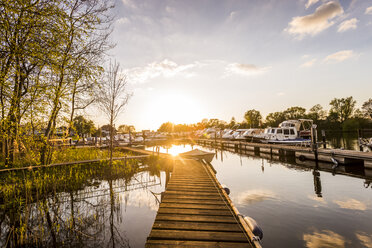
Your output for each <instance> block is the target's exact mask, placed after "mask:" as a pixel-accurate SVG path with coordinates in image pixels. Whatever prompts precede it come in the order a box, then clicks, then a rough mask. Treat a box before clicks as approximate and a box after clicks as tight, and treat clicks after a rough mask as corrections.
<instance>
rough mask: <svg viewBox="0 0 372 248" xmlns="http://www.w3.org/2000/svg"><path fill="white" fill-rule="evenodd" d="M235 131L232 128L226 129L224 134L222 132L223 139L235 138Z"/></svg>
mask: <svg viewBox="0 0 372 248" xmlns="http://www.w3.org/2000/svg"><path fill="white" fill-rule="evenodd" d="M234 132H235V131H234V130H231V129H228V130H226V131H225V132H224V133H223V134H222V139H233V133H234Z"/></svg>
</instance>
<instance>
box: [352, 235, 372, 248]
mask: <svg viewBox="0 0 372 248" xmlns="http://www.w3.org/2000/svg"><path fill="white" fill-rule="evenodd" d="M355 235H356V237H357V238H358V239H359V241H360V244H361V245H363V246H364V247H366V248H372V233H370V234H368V233H365V232H357V233H355Z"/></svg>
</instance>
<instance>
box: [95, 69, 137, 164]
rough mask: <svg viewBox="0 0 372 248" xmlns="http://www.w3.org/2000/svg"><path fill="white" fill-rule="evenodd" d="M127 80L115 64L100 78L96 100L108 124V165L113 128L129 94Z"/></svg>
mask: <svg viewBox="0 0 372 248" xmlns="http://www.w3.org/2000/svg"><path fill="white" fill-rule="evenodd" d="M127 84H128V82H127V79H126V76H125V75H124V74H123V73H122V71H121V70H120V65H119V64H118V63H117V62H114V63H111V62H110V64H109V66H108V69H107V70H106V71H105V73H104V75H103V77H102V85H101V88H100V90H99V95H98V96H97V100H98V103H99V107H100V108H101V110H102V111H103V113H104V114H105V115H106V117H107V119H108V121H109V122H110V165H112V153H113V149H114V146H113V145H114V143H113V142H114V130H113V126H114V124H115V121H116V119H117V117H118V116H119V114H120V113H122V112H123V111H124V107H125V105H127V103H128V101H129V98H130V97H131V94H128V93H127Z"/></svg>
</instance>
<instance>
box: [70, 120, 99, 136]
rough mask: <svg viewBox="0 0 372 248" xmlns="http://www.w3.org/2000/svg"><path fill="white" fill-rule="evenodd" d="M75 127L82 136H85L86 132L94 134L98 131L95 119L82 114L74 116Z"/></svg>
mask: <svg viewBox="0 0 372 248" xmlns="http://www.w3.org/2000/svg"><path fill="white" fill-rule="evenodd" d="M73 128H74V129H75V131H76V133H77V134H79V136H81V137H83V136H84V134H94V133H95V132H96V128H95V125H94V123H93V121H92V120H87V119H85V118H84V116H82V115H79V116H76V117H75V118H74V122H73Z"/></svg>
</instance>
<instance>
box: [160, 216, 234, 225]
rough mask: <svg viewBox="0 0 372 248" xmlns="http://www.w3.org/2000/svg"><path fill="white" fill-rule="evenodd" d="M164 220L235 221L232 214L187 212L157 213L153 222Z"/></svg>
mask: <svg viewBox="0 0 372 248" xmlns="http://www.w3.org/2000/svg"><path fill="white" fill-rule="evenodd" d="M159 220H166V221H192V222H211V223H235V224H237V222H236V219H235V218H234V217H233V216H208V215H187V214H157V215H156V218H155V222H156V221H159Z"/></svg>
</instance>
